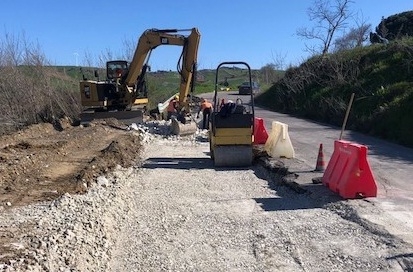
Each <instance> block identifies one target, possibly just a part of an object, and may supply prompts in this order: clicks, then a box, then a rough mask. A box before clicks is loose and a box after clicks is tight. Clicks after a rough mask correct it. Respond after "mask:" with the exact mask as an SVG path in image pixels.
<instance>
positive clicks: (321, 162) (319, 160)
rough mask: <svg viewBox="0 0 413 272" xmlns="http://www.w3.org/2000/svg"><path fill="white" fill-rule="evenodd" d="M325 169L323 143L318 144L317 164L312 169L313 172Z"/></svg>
mask: <svg viewBox="0 0 413 272" xmlns="http://www.w3.org/2000/svg"><path fill="white" fill-rule="evenodd" d="M325 170H326V165H325V162H324V154H323V144H320V148H319V149H318V157H317V165H316V167H315V169H314V171H315V172H324V171H325Z"/></svg>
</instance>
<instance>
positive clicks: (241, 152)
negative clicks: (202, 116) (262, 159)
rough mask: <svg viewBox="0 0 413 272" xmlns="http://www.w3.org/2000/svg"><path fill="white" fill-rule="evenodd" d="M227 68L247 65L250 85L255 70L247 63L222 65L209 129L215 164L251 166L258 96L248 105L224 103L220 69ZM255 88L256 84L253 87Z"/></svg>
mask: <svg viewBox="0 0 413 272" xmlns="http://www.w3.org/2000/svg"><path fill="white" fill-rule="evenodd" d="M225 65H243V66H246V67H247V69H248V77H249V81H250V83H251V82H252V79H251V68H250V66H249V65H248V64H247V63H246V62H239V61H237V62H222V63H221V64H219V65H218V67H217V69H216V75H215V93H214V99H213V102H214V110H213V113H212V114H211V119H210V126H209V127H210V129H209V144H210V155H211V158H212V159H213V160H214V165H215V166H219V167H222V166H224V167H234V166H236V167H241V166H250V165H251V164H252V160H253V142H254V139H253V137H254V135H253V134H254V133H253V132H254V115H255V113H254V95H253V92H250V95H251V100H250V102H249V103H247V104H244V103H243V102H242V101H241V99H237V101H236V102H235V103H233V102H232V101H228V102H227V103H226V104H224V105H222V104H221V99H220V98H219V97H218V74H219V69H220V68H221V67H223V66H225ZM250 86H252V84H250Z"/></svg>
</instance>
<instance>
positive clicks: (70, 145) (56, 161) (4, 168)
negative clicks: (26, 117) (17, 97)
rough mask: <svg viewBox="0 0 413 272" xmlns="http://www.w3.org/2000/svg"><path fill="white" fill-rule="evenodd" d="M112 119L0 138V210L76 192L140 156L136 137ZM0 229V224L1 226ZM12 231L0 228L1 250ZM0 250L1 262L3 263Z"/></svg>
mask: <svg viewBox="0 0 413 272" xmlns="http://www.w3.org/2000/svg"><path fill="white" fill-rule="evenodd" d="M124 128H125V125H123V124H121V123H119V122H117V121H116V120H107V121H102V122H94V123H92V124H91V125H90V126H88V127H82V126H71V125H70V123H69V121H68V120H65V119H63V120H61V121H60V123H59V124H58V125H57V126H56V125H55V126H53V125H52V124H39V125H33V126H31V127H29V128H27V129H25V130H23V131H20V132H17V133H13V134H11V135H7V136H2V137H1V140H0V163H1V164H0V172H1V175H0V212H2V211H3V210H9V209H13V208H15V207H20V206H26V205H29V204H33V203H38V202H43V201H50V200H53V199H56V198H58V197H60V196H62V195H64V194H65V193H69V194H78V193H84V192H86V191H87V188H88V187H89V186H90V185H91V182H94V179H95V178H96V177H98V176H99V175H102V174H105V173H108V172H110V171H112V170H113V169H114V168H115V167H116V166H117V165H118V164H119V165H121V166H123V167H128V166H130V165H132V164H133V163H134V159H135V158H137V157H138V155H139V152H140V149H141V145H140V143H139V139H138V138H137V137H134V136H132V135H130V133H127V132H126V131H125V130H124ZM0 227H1V226H0ZM12 237H13V231H10V230H5V229H2V228H0V252H2V251H9V250H10V249H9V248H8V246H7V244H8V241H9V238H12ZM1 256H2V254H0V262H1V259H2V258H1Z"/></svg>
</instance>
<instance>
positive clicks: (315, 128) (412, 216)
mask: <svg viewBox="0 0 413 272" xmlns="http://www.w3.org/2000/svg"><path fill="white" fill-rule="evenodd" d="M201 96H202V97H205V98H207V99H210V100H211V101H212V99H213V96H214V94H213V93H207V94H203V95H201ZM218 97H219V99H222V98H224V99H225V101H228V100H229V99H230V100H233V101H235V100H236V99H237V98H241V99H242V101H243V103H249V102H250V96H249V95H238V92H237V91H229V92H219V93H218ZM255 116H256V117H259V118H263V120H264V124H265V127H266V129H267V131H268V133H269V132H270V131H271V126H272V121H279V122H282V123H285V124H287V125H288V128H289V135H290V138H291V141H292V144H293V147H294V150H295V159H293V160H283V162H284V163H285V164H286V166H287V167H288V168H289V171H291V172H295V173H297V174H298V178H297V180H296V182H297V183H299V184H300V185H302V187H304V188H306V189H307V190H309V191H310V192H312V193H314V194H315V195H316V194H321V196H322V195H323V194H331V193H332V192H330V191H328V189H327V188H322V189H320V188H319V187H320V186H322V185H319V186H313V182H312V179H313V178H315V177H321V176H322V173H314V172H312V170H314V169H315V167H316V164H317V156H318V149H319V146H320V144H323V151H324V160H325V163H326V165H327V164H328V161H329V159H330V157H331V155H332V153H333V151H334V141H335V140H338V139H339V137H340V133H341V128H340V127H334V126H331V125H326V124H321V123H317V122H314V121H311V120H305V119H300V118H296V117H293V116H290V115H287V114H281V113H277V112H273V111H270V110H266V109H264V108H260V107H258V106H255ZM343 120H344V116H343ZM389 129H392V128H389ZM342 139H343V140H346V141H351V142H354V143H358V144H362V145H365V146H367V148H368V154H367V160H368V162H369V164H370V167H371V169H372V172H373V175H374V177H375V181H376V184H377V188H378V191H377V197H376V198H368V199H365V200H367V201H368V202H370V203H372V204H373V205H376V206H377V207H378V208H379V209H380V210H383V211H384V214H380V215H378V214H377V213H376V212H373V213H369V212H365V211H364V214H363V212H360V216H362V217H363V218H365V219H367V220H369V221H371V222H373V223H376V224H378V225H381V226H383V227H384V228H385V229H386V230H387V231H388V232H389V233H391V234H393V235H395V236H398V237H400V238H401V239H403V240H405V241H406V242H409V243H412V244H413V186H412V185H411V178H410V175H412V174H413V149H412V148H407V147H403V146H400V145H397V144H394V143H390V142H387V141H384V140H381V139H377V138H374V137H370V136H367V135H363V134H361V133H357V132H354V131H348V130H345V131H344V133H343V136H342ZM323 187H324V186H323ZM365 200H364V201H362V200H351V202H352V204H353V205H356V206H358V205H363V203H365Z"/></svg>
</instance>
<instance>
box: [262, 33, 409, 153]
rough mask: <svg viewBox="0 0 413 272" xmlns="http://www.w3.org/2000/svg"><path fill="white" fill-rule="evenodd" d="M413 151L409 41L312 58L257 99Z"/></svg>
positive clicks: (292, 70)
mask: <svg viewBox="0 0 413 272" xmlns="http://www.w3.org/2000/svg"><path fill="white" fill-rule="evenodd" d="M353 92H354V93H355V101H354V104H353V107H352V110H351V113H350V117H349V121H348V125H347V128H349V129H353V130H357V131H361V132H364V133H367V134H370V135H374V136H378V137H381V138H384V139H387V140H390V141H393V142H396V143H399V144H403V145H406V146H410V147H413V39H412V38H410V39H403V40H396V41H393V42H390V43H389V44H387V45H385V44H373V45H370V46H367V47H363V48H356V49H354V50H349V51H343V52H340V53H336V54H329V55H326V56H324V57H321V56H317V57H313V58H311V59H309V60H308V61H306V62H304V63H302V64H301V65H300V66H299V67H295V68H291V69H289V70H287V71H286V74H285V77H284V78H283V79H282V80H280V81H279V82H278V83H276V84H275V85H273V86H272V87H271V88H270V89H269V90H268V91H267V92H265V93H263V94H262V95H260V96H259V97H257V100H256V101H257V103H259V104H261V105H264V106H266V107H269V108H271V109H274V110H276V111H280V112H284V113H290V114H295V115H298V116H302V117H306V118H311V119H314V120H317V121H321V122H326V123H329V124H333V125H337V126H341V124H342V122H343V119H344V115H345V111H346V107H347V104H348V102H349V99H350V96H351V93H353Z"/></svg>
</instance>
